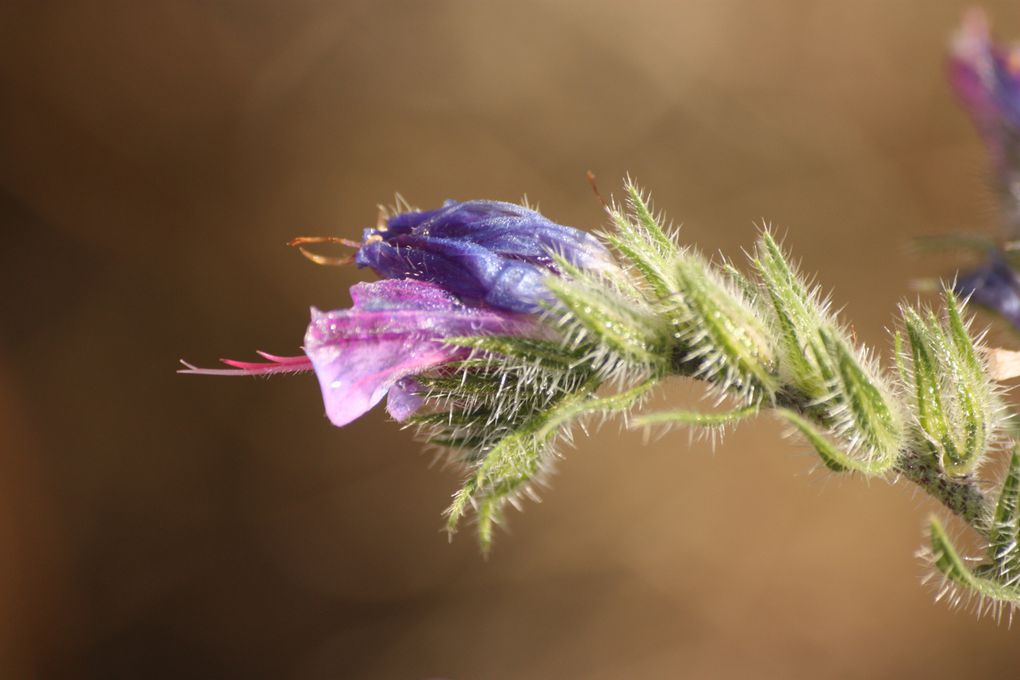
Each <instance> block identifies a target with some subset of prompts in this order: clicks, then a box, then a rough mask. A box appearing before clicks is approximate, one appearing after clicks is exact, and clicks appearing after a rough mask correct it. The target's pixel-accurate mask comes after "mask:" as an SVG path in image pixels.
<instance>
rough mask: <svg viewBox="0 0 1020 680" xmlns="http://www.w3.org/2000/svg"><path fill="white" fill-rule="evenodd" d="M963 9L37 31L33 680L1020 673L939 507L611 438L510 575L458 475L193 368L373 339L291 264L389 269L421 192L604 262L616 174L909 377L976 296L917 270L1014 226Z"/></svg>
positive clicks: (16, 440)
mask: <svg viewBox="0 0 1020 680" xmlns="http://www.w3.org/2000/svg"><path fill="white" fill-rule="evenodd" d="M985 4H986V6H987V8H988V9H989V10H990V13H991V15H992V18H993V21H994V22H995V25H996V27H997V29H998V30H999V33H1000V34H1001V35H1003V36H1020V5H1017V3H1016V2H1013V1H1012V0H1008V1H1007V0H1003V1H1001V2H986V3H985ZM963 7H964V3H962V2H956V1H949V0H939V1H938V2H933V1H932V0H909V1H908V0H899V1H897V2H889V1H888V0H865V1H860V2H854V3H848V2H844V1H842V0H835V1H824V2H807V1H795V0H789V1H783V2H780V1H770V2H759V1H757V0H712V1H711V2H710V1H708V0H704V1H697V0H686V1H678V0H673V1H670V2H642V1H636V2H627V3H622V2H607V1H601V0H599V1H592V0H583V1H582V0H556V1H552V0H518V1H517V2H513V3H483V2H453V1H434V2H419V3H409V2H403V3H402V2H387V1H385V0H287V1H284V0H247V1H244V2H242V1H239V0H220V1H210V2H205V1H199V0H148V1H146V2H137V1H136V0H78V1H71V0H68V1H52V0H51V1H40V0H7V1H6V2H4V3H2V4H0V230H2V239H0V286H2V288H0V290H2V293H0V306H2V314H0V674H2V676H3V677H5V678H104V679H105V678H175V679H178V678H191V677H222V678H288V679H289V678H293V679H295V680H305V679H309V680H310V679H318V678H412V679H424V678H431V677H442V678H450V679H453V680H469V679H475V678H478V679H489V678H491V679H497V680H498V679H502V678H529V679H538V678H594V679H610V678H614V679H615V678H665V677H677V678H740V677H756V678H825V677H841V678H853V677H860V678H903V677H922V676H923V677H928V678H937V677H969V678H980V677H999V678H1004V677H1017V675H1018V674H1020V638H1018V635H1020V633H1018V632H1017V631H1016V630H1015V629H1014V630H1013V631H1010V630H1009V629H1007V628H1006V627H1005V626H996V625H995V624H994V623H993V622H991V621H988V620H983V621H977V620H975V618H974V617H973V616H972V615H970V614H968V613H963V612H953V611H951V610H949V609H948V608H947V607H946V606H945V605H944V604H938V605H935V604H933V603H932V596H933V594H932V592H931V591H930V590H929V589H926V588H924V587H922V586H920V585H919V580H920V578H921V577H922V575H923V570H922V567H921V566H920V564H919V562H918V560H917V559H916V558H915V556H914V551H915V550H916V549H917V547H918V546H919V545H920V544H921V542H922V536H921V527H922V522H923V519H924V517H925V515H926V514H927V512H929V511H930V510H932V509H933V507H932V506H931V504H930V503H929V502H927V501H926V500H924V499H923V498H921V497H918V496H915V495H914V493H913V491H912V489H911V488H908V487H907V486H905V485H904V484H897V485H887V484H884V483H872V484H870V485H868V484H865V483H863V482H860V481H856V480H841V479H836V478H834V477H830V476H826V475H824V474H820V473H817V472H815V473H812V470H813V469H814V468H815V467H816V465H815V462H814V460H813V459H812V457H811V456H810V455H809V453H808V452H807V451H805V450H804V449H803V447H802V446H800V445H798V444H796V443H794V442H784V441H783V440H782V439H781V438H780V435H781V428H780V427H779V426H777V425H776V424H775V423H773V422H772V421H770V420H769V419H762V420H761V421H760V422H757V423H754V424H751V425H746V426H744V427H742V428H741V429H740V430H738V431H737V432H735V433H734V434H732V435H730V436H729V437H728V438H727V439H726V440H725V443H724V444H723V445H722V446H719V447H718V448H717V449H716V450H715V452H714V453H713V452H712V450H711V448H710V447H709V446H708V445H707V444H705V443H694V444H689V443H688V440H687V436H686V435H685V434H683V433H676V434H673V435H671V436H667V437H664V438H661V439H658V440H655V441H652V442H650V443H649V444H648V445H647V446H644V445H642V437H641V436H640V435H638V434H634V433H618V432H617V428H615V427H612V426H610V427H608V428H607V429H606V430H605V431H604V432H603V433H602V434H600V435H599V436H598V437H596V438H595V439H590V440H588V439H582V440H580V442H579V444H578V445H577V447H576V449H574V450H570V451H568V452H567V456H566V459H565V460H564V462H563V463H562V465H561V466H560V473H559V474H558V476H557V477H556V479H555V482H554V488H553V489H552V490H550V491H548V492H546V493H545V494H544V502H543V503H542V504H541V505H536V504H530V505H528V506H527V508H526V510H525V512H523V513H512V515H511V518H510V519H511V523H510V531H509V533H503V534H501V535H500V536H499V537H498V542H497V546H496V550H495V553H494V555H493V556H492V558H491V559H490V560H489V561H488V562H486V561H484V560H482V559H481V558H480V557H479V554H478V551H477V549H476V546H475V544H474V543H473V541H472V539H471V537H470V535H469V534H467V533H465V534H462V535H460V536H458V537H457V539H456V540H455V541H454V542H453V543H452V544H448V543H447V541H446V538H445V537H444V535H442V534H441V533H440V531H439V529H440V526H441V518H440V514H439V513H440V511H441V510H442V509H443V508H444V507H445V506H446V504H447V502H448V500H449V494H450V493H451V492H452V491H453V490H454V489H455V488H456V485H457V482H458V474H457V472H456V471H455V470H451V469H447V468H443V467H441V466H436V465H430V463H431V462H432V461H431V459H430V458H429V457H427V456H425V455H423V454H421V453H420V452H419V446H418V445H417V444H416V443H414V442H413V441H412V438H411V435H410V433H409V432H407V431H402V430H400V429H399V428H398V427H397V426H395V425H393V424H392V423H387V422H386V419H385V417H384V414H382V413H380V412H373V413H372V414H371V415H369V416H367V417H365V418H363V419H362V420H360V421H359V422H357V423H355V424H353V425H351V426H350V427H347V428H344V429H342V430H338V429H335V428H332V427H330V426H329V424H328V422H327V421H326V419H325V418H324V416H323V409H322V406H321V403H320V399H319V394H318V388H317V385H316V383H315V381H314V379H313V378H312V377H311V376H303V377H290V378H288V377H278V378H274V379H272V380H269V381H262V380H254V379H250V380H249V379H212V378H196V377H190V376H178V375H176V374H175V373H174V371H175V369H176V367H177V366H176V362H177V360H178V358H180V357H186V358H188V359H189V360H192V361H195V362H198V363H201V364H212V363H214V362H215V360H216V358H217V357H219V356H233V357H239V358H245V357H251V356H253V354H252V351H253V350H255V349H265V350H268V351H274V352H279V353H288V352H294V351H296V350H297V349H298V347H299V345H300V342H301V338H302V335H303V331H304V327H305V325H306V323H307V308H308V306H309V305H311V304H315V305H317V306H320V307H323V308H334V307H342V306H345V305H346V304H347V303H348V297H347V293H346V291H347V288H348V286H349V285H350V284H351V283H353V282H354V281H356V280H358V279H360V278H363V277H364V272H359V271H356V270H354V269H342V270H338V269H325V268H318V267H315V266H313V265H311V264H310V263H308V262H306V261H305V260H303V259H302V258H301V257H300V256H299V255H298V254H297V253H295V252H293V251H291V250H289V249H287V248H286V247H284V245H283V244H284V242H285V241H287V240H288V239H289V238H290V237H292V236H294V235H297V234H305V233H333V234H340V235H347V236H357V235H358V234H359V233H360V229H361V228H362V227H364V226H367V225H370V224H373V223H374V220H375V217H376V207H375V206H376V204H377V203H388V202H391V201H392V198H393V192H394V191H400V192H402V193H403V195H404V196H406V197H407V198H408V199H409V200H410V201H411V202H412V203H414V204H417V205H420V206H423V207H428V206H434V205H437V204H438V203H439V202H440V201H442V200H443V199H445V198H458V199H466V198H473V197H490V198H499V199H507V200H515V199H518V198H520V197H522V196H524V195H525V194H526V195H527V196H528V198H529V199H530V200H531V201H532V202H537V203H539V204H540V206H541V207H542V208H543V210H544V211H545V212H547V214H548V215H550V216H551V217H552V218H554V219H556V220H558V221H561V222H564V223H567V224H572V225H578V226H583V227H586V228H595V227H598V226H600V225H601V222H602V215H601V214H600V212H599V209H598V206H597V204H596V203H595V201H594V199H593V197H592V195H591V193H590V191H589V189H588V187H587V186H586V183H585V180H584V172H585V170H588V169H591V170H593V171H595V172H596V173H597V174H598V175H599V177H600V179H601V182H602V189H603V191H605V192H607V193H608V192H611V191H614V190H618V188H619V179H620V178H622V177H623V175H624V174H625V173H626V172H630V173H632V174H633V175H634V176H636V177H637V178H638V179H639V180H640V181H641V182H643V183H644V184H645V185H647V186H648V187H649V188H651V189H652V190H653V191H654V192H655V195H656V197H657V200H658V204H659V206H660V207H662V208H664V209H666V210H667V211H668V212H669V214H670V215H672V216H673V217H674V218H675V219H676V220H677V221H679V222H683V224H684V228H683V232H682V233H683V237H684V239H685V240H687V241H689V242H692V243H697V244H699V245H700V246H701V247H702V248H704V249H705V250H706V251H708V252H714V251H716V250H718V249H722V250H723V251H725V252H726V253H728V254H730V255H734V256H738V255H739V249H740V248H741V247H746V246H748V245H749V244H750V243H751V242H752V239H753V237H754V233H755V228H754V226H753V223H754V222H755V221H759V222H760V221H761V220H768V221H771V222H772V223H774V224H775V225H776V226H777V227H778V228H779V229H780V232H781V233H783V234H785V235H786V241H787V244H788V245H789V246H790V247H791V248H792V249H793V250H794V251H795V253H796V254H797V255H798V256H799V257H800V258H801V259H802V260H803V263H804V266H805V267H806V268H807V269H808V270H811V271H818V272H820V281H821V282H823V283H824V285H825V286H826V287H829V288H832V289H834V290H835V299H836V301H837V304H839V305H845V308H846V314H847V316H848V317H849V318H851V319H852V320H853V321H854V324H855V327H856V329H857V332H858V334H859V335H860V337H862V338H863V339H865V340H867V341H869V342H873V343H876V344H879V345H881V346H883V347H887V346H888V344H889V342H888V336H887V334H886V331H885V327H886V324H888V323H889V321H890V320H891V318H892V317H891V315H892V312H893V309H894V305H895V304H896V302H897V301H898V300H900V299H902V298H903V297H904V296H906V295H913V294H914V293H911V292H910V291H911V282H912V280H914V279H916V278H919V277H930V276H936V275H939V274H946V273H951V272H952V271H953V265H954V263H958V262H959V260H958V259H956V260H954V259H953V258H948V259H947V258H920V257H917V256H912V255H910V254H909V253H908V252H907V251H906V249H905V248H904V244H905V243H906V242H907V241H908V240H909V239H910V238H911V237H912V236H917V235H921V234H928V233H939V232H945V231H950V230H961V229H966V230H984V231H990V230H992V231H994V229H995V222H996V218H995V205H994V201H993V200H992V198H991V197H990V194H989V192H988V190H987V188H986V184H985V179H986V177H985V163H984V158H983V153H982V149H981V147H980V144H979V141H978V139H977V137H976V135H975V134H974V133H973V131H972V130H971V128H970V126H969V124H968V122H967V120H966V118H965V117H964V115H963V114H962V113H961V112H960V111H959V110H958V108H957V106H956V103H955V101H954V99H953V97H952V95H951V93H950V92H949V90H948V87H947V86H946V84H945V82H944V73H943V71H944V54H945V48H946V44H947V39H948V36H949V34H950V32H951V30H952V29H953V28H954V26H955V25H956V24H957V21H958V18H959V16H960V13H961V10H962V9H963ZM1007 341H1012V340H1009V339H1008V336H1007ZM697 398H698V392H697V390H696V389H694V388H691V387H690V386H686V385H683V384H677V385H676V386H674V388H673V389H672V392H671V393H670V394H667V395H665V396H663V398H662V399H663V401H664V402H666V401H672V402H685V403H696V400H697Z"/></svg>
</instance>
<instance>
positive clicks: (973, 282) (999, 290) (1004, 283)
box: [955, 253, 1020, 328]
mask: <svg viewBox="0 0 1020 680" xmlns="http://www.w3.org/2000/svg"><path fill="white" fill-rule="evenodd" d="M955 290H956V293H957V294H958V295H961V296H968V295H969V296H970V299H971V300H972V301H973V302H976V303H977V304H979V305H981V306H983V307H988V308H989V309H991V310H993V311H995V312H997V313H999V314H1000V315H1002V316H1003V317H1004V318H1005V319H1006V320H1007V321H1009V322H1010V323H1011V324H1013V326H1015V327H1017V328H1020V280H1018V279H1017V275H1016V273H1015V272H1014V271H1013V270H1012V269H1011V268H1010V266H1009V264H1007V262H1006V261H1005V260H1004V259H1003V257H1002V255H1001V254H999V253H993V254H992V255H991V256H989V258H988V260H986V261H985V263H984V264H982V265H981V266H980V267H978V268H977V269H975V270H973V271H970V272H968V273H966V274H964V275H963V276H961V277H960V278H959V280H957V282H956V286H955Z"/></svg>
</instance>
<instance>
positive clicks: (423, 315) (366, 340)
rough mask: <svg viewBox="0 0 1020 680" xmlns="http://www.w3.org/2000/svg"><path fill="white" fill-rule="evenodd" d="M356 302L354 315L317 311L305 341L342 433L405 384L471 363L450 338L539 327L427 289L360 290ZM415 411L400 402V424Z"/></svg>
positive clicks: (396, 284) (416, 284)
mask: <svg viewBox="0 0 1020 680" xmlns="http://www.w3.org/2000/svg"><path fill="white" fill-rule="evenodd" d="M351 297H352V298H353V299H354V307H353V308H352V309H346V310H339V311H332V312H320V311H318V310H316V309H313V310H312V322H311V324H310V325H309V326H308V332H307V334H306V335H305V354H307V355H308V358H309V359H310V360H311V362H312V366H313V367H314V369H315V374H316V377H318V379H319V385H320V387H321V388H322V398H323V402H324V403H325V406H326V415H327V416H328V417H329V419H330V421H331V422H332V423H333V424H334V425H337V426H342V425H346V424H347V423H349V422H351V421H352V420H354V419H356V418H358V417H359V416H361V415H362V414H363V413H365V412H366V411H368V410H369V409H370V408H372V407H373V406H375V405H376V404H377V403H379V401H381V400H382V398H383V397H384V396H385V395H386V393H387V392H389V391H390V389H391V388H392V387H393V386H394V385H395V384H396V383H397V382H398V381H399V380H401V379H402V378H406V377H408V376H413V375H416V374H419V373H421V372H423V371H426V370H428V369H430V368H434V367H436V366H439V365H440V364H444V363H446V362H449V361H452V360H455V359H457V358H460V357H462V356H464V353H465V352H464V350H463V349H460V348H457V347H452V346H449V345H446V344H445V343H444V342H443V338H447V337H452V336H458V335H478V334H480V333H513V334H523V333H533V332H535V328H536V326H535V323H536V322H535V321H534V320H533V319H529V318H525V317H521V316H519V315H514V314H509V313H506V312H500V311H496V310H492V309H482V308H478V307H469V306H466V305H464V304H463V303H461V302H460V301H459V300H458V299H457V298H456V297H455V296H453V295H452V294H450V293H449V292H447V291H445V290H444V289H442V288H441V287H439V286H437V285H435V284H431V283H425V282H422V281H413V280H405V281H398V280H387V281H378V282H375V283H359V284H356V285H355V286H353V287H352V288H351ZM402 400H403V401H402ZM410 408H411V403H410V402H409V401H407V400H405V399H404V397H403V396H402V395H398V396H397V402H396V403H395V405H394V409H395V411H396V413H395V414H394V416H395V417H397V416H398V415H400V414H403V413H404V412H405V411H407V409H410ZM409 412H410V411H408V414H409Z"/></svg>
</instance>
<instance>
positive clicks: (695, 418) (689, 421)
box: [630, 405, 760, 428]
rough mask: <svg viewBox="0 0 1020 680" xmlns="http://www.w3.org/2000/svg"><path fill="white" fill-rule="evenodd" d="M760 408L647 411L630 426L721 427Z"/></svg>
mask: <svg viewBox="0 0 1020 680" xmlns="http://www.w3.org/2000/svg"><path fill="white" fill-rule="evenodd" d="M759 410H760V409H759V407H758V406H757V405H752V406H745V407H743V408H738V409H733V410H732V411H723V412H720V413H703V412H699V411H684V410H675V411H659V412H657V413H646V414H644V415H640V416H635V417H634V418H633V419H632V420H631V423H630V427H631V428H638V427H648V426H650V425H662V424H667V425H672V424H676V425H687V426H690V427H709V428H711V427H719V426H722V425H729V424H731V423H737V422H740V421H741V420H744V419H745V418H750V417H751V416H755V415H757V414H758V412H759Z"/></svg>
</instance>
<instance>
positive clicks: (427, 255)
mask: <svg viewBox="0 0 1020 680" xmlns="http://www.w3.org/2000/svg"><path fill="white" fill-rule="evenodd" d="M552 253H556V254H558V255H561V256H562V257H564V258H565V259H566V260H567V261H568V262H570V263H571V264H574V265H576V266H578V267H581V268H584V269H589V270H606V269H609V268H611V267H613V266H614V265H613V264H612V257H611V255H610V254H609V252H608V251H607V250H606V248H605V247H604V246H603V245H602V244H601V243H600V242H599V241H598V240H597V239H596V238H595V237H593V236H591V235H589V234H587V233H585V232H583V231H579V230H577V229H573V228H571V227H565V226H563V225H560V224H556V223H555V222H551V221H550V220H548V219H547V218H545V217H544V216H543V215H541V214H540V213H538V212H536V211H534V210H531V209H529V208H525V207H523V206H520V205H515V204H513V203H503V202H500V201H465V202H463V203H458V202H457V201H447V202H446V204H445V205H444V206H443V207H442V208H439V209H437V210H426V211H413V212H405V213H399V214H397V215H394V216H392V217H390V218H389V220H387V223H386V225H385V226H383V227H380V228H377V229H366V230H365V235H364V242H363V243H362V245H361V248H360V249H359V250H358V252H357V254H356V256H355V262H356V263H357V264H358V266H359V267H369V268H371V269H372V270H374V271H375V272H376V273H377V274H379V275H380V276H383V277H386V278H390V279H397V278H411V279H417V280H421V281H431V282H433V283H437V284H439V285H441V286H442V287H443V288H445V289H447V290H449V291H451V292H453V293H455V294H456V295H457V296H459V297H461V298H462V299H465V300H471V301H477V302H482V303H484V304H486V305H489V306H490V307H495V308H498V309H504V310H508V311H511V312H535V311H538V310H539V309H540V304H539V303H540V302H541V301H543V300H549V299H551V298H550V293H549V291H548V290H547V289H546V287H545V285H544V284H543V280H544V278H545V277H546V276H548V275H549V274H550V273H556V265H555V262H554V260H553V258H552Z"/></svg>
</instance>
